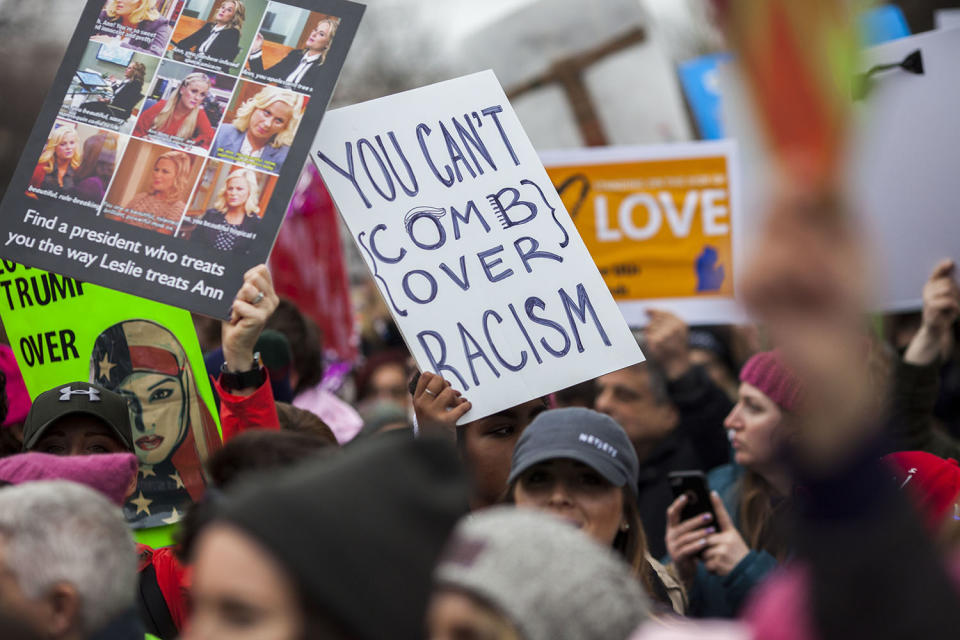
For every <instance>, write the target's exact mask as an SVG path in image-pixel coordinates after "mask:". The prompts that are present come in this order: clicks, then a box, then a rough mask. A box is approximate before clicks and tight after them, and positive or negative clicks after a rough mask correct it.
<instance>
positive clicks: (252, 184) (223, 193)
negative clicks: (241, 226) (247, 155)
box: [213, 169, 260, 214]
mask: <svg viewBox="0 0 960 640" xmlns="http://www.w3.org/2000/svg"><path fill="white" fill-rule="evenodd" d="M234 179H240V180H246V182H247V201H246V202H244V203H243V212H244V214H251V213H256V214H259V213H260V185H259V184H258V183H257V174H255V173H254V172H253V171H251V170H250V169H237V170H236V171H231V172H230V175H228V176H227V179H226V180H224V181H223V186H222V187H220V191H218V192H217V199H216V200H214V202H213V208H214V209H216V210H217V211H226V210H227V185H228V184H230V181H231V180H234Z"/></svg>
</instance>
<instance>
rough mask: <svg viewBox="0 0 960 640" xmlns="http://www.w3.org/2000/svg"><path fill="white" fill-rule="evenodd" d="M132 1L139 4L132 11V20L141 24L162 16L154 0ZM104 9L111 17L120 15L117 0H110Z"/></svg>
mask: <svg viewBox="0 0 960 640" xmlns="http://www.w3.org/2000/svg"><path fill="white" fill-rule="evenodd" d="M132 2H135V3H136V5H137V6H136V7H135V8H134V9H133V11H131V12H130V22H133V23H134V24H140V23H141V22H143V21H144V20H156V19H157V18H159V17H160V12H159V11H157V9H156V7H154V6H153V3H154V0H132ZM104 11H106V13H107V16H108V17H110V18H116V17H118V16H117V0H108V1H107V6H106V7H104Z"/></svg>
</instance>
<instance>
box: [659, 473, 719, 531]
mask: <svg viewBox="0 0 960 640" xmlns="http://www.w3.org/2000/svg"><path fill="white" fill-rule="evenodd" d="M667 478H668V479H669V480H670V489H671V490H672V491H673V497H674V499H676V498H679V497H680V496H687V504H685V505H683V511H681V512H680V521H681V522H684V521H686V520H689V519H690V518H696V517H697V516H699V515H701V514H703V513H709V514H710V515H711V516H713V519H712V520H711V521H710V524H712V525H714V526H716V522H717V514H716V513H714V511H713V503H712V502H711V501H710V490H709V489H708V488H707V476H706V475H704V473H703V472H702V471H671V472H670V473H668V474H667Z"/></svg>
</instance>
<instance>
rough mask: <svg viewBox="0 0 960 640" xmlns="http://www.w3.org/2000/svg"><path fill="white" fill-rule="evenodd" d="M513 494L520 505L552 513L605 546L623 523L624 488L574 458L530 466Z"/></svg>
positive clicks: (519, 480) (610, 542)
mask: <svg viewBox="0 0 960 640" xmlns="http://www.w3.org/2000/svg"><path fill="white" fill-rule="evenodd" d="M513 497H514V500H515V502H516V503H517V506H519V507H533V508H534V509H540V510H541V511H547V512H549V513H552V514H554V515H556V516H558V517H560V518H561V519H562V520H566V521H567V522H569V523H570V524H572V525H573V526H575V527H577V528H578V529H581V530H582V531H583V532H584V533H586V534H587V535H589V536H590V537H591V538H593V539H594V540H596V541H597V542H599V543H600V544H603V545H606V546H609V545H612V544H613V539H614V538H616V537H617V531H619V529H620V525H621V524H622V523H623V489H622V488H621V487H615V486H613V485H612V484H610V483H609V482H608V481H607V480H606V479H605V478H604V477H603V476H601V475H600V474H599V473H597V472H596V471H595V470H594V469H593V468H591V467H588V466H587V465H585V464H583V463H582V462H577V461H575V460H568V459H566V458H557V459H554V460H547V461H545V462H541V463H539V464H536V465H534V466H532V467H530V468H529V469H527V471H526V472H524V473H523V474H522V475H521V476H520V478H519V479H518V481H517V486H516V488H515V489H514V494H513Z"/></svg>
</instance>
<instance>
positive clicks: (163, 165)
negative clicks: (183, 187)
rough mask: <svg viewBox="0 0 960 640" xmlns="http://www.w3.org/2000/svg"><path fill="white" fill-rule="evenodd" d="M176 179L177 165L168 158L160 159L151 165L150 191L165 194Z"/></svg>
mask: <svg viewBox="0 0 960 640" xmlns="http://www.w3.org/2000/svg"><path fill="white" fill-rule="evenodd" d="M176 178H177V165H176V164H174V162H173V160H170V159H169V158H160V159H159V160H157V163H156V164H155V165H153V182H152V183H151V184H150V189H151V190H152V191H159V192H161V193H165V192H167V191H169V190H170V189H172V188H173V182H174V180H176Z"/></svg>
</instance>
